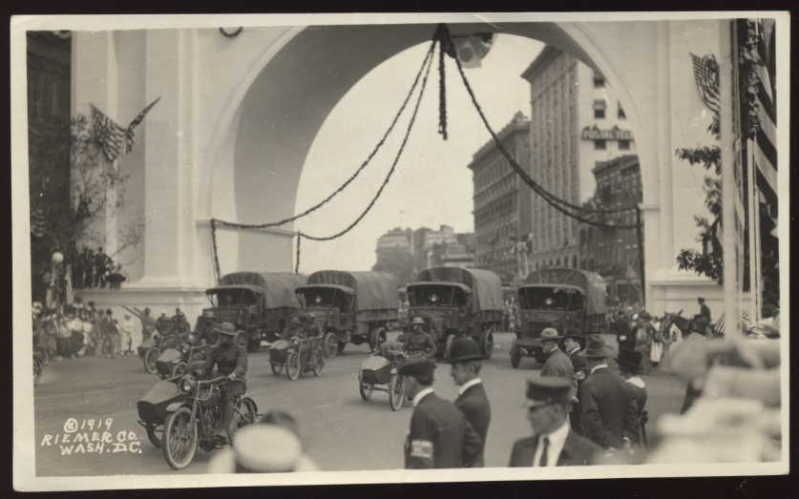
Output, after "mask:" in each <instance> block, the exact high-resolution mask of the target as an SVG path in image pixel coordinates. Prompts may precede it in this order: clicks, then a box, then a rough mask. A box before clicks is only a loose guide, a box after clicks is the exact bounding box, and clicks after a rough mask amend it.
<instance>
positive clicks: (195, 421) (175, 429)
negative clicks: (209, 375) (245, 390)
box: [138, 373, 258, 470]
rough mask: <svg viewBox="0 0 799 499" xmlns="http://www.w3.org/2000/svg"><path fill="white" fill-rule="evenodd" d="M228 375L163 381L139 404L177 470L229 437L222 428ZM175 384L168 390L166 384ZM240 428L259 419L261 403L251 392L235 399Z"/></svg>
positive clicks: (143, 421)
mask: <svg viewBox="0 0 799 499" xmlns="http://www.w3.org/2000/svg"><path fill="white" fill-rule="evenodd" d="M226 379H227V378H226V377H224V376H221V377H217V378H213V379H209V380H203V379H199V378H198V377H197V376H195V374H194V373H190V374H184V375H182V376H179V377H176V378H173V379H170V380H168V381H167V380H162V381H159V382H158V383H157V384H156V386H155V387H153V389H152V390H150V392H149V393H148V394H147V395H146V396H145V397H144V398H143V399H142V400H140V401H139V403H138V409H139V417H140V418H141V421H140V424H142V425H143V426H144V427H145V429H146V430H147V436H148V438H149V439H150V441H151V442H152V443H153V445H155V446H156V447H160V448H161V450H162V451H163V454H164V459H165V460H166V462H167V464H169V466H170V467H171V468H173V469H176V470H179V469H183V468H186V467H187V466H188V465H190V464H191V462H192V461H193V460H194V456H195V455H196V453H197V448H198V447H199V448H201V449H203V450H205V451H211V450H213V449H215V448H217V447H219V446H220V445H221V444H223V443H224V442H225V441H226V439H225V437H222V436H220V435H219V432H220V431H221V430H223V428H222V416H223V414H222V411H223V407H222V394H221V389H220V384H221V382H223V381H225V380H226ZM165 383H170V384H172V385H173V386H172V388H171V389H170V390H169V391H167V390H166V384H165ZM233 407H234V413H233V418H234V419H233V420H234V423H235V427H236V428H241V427H243V426H246V425H248V424H252V423H254V422H255V419H256V417H257V414H258V406H257V405H256V404H255V401H254V400H253V399H252V398H250V397H249V396H247V395H240V396H237V397H236V398H235V399H234V401H233Z"/></svg>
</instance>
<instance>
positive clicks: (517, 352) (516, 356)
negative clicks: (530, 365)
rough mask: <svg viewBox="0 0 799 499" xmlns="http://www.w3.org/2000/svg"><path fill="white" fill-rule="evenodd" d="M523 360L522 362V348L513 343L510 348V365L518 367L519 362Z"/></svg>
mask: <svg viewBox="0 0 799 499" xmlns="http://www.w3.org/2000/svg"><path fill="white" fill-rule="evenodd" d="M521 362H522V352H521V349H520V348H519V347H518V346H516V345H513V346H512V347H511V349H510V365H511V367H513V368H514V369H518V368H519V364H521Z"/></svg>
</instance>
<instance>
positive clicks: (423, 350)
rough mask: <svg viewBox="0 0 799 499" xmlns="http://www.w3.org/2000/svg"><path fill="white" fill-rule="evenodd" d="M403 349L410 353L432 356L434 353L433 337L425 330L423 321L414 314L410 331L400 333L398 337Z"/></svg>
mask: <svg viewBox="0 0 799 499" xmlns="http://www.w3.org/2000/svg"><path fill="white" fill-rule="evenodd" d="M399 340H400V342H401V343H402V345H403V349H404V350H405V352H406V353H408V354H410V355H423V356H425V357H432V356H433V355H434V354H435V353H436V344H435V342H434V341H433V337H432V336H430V334H429V333H428V332H427V331H426V330H425V321H424V319H423V318H422V317H419V316H416V317H414V318H413V320H411V329H410V331H407V332H404V333H402V335H400V338H399Z"/></svg>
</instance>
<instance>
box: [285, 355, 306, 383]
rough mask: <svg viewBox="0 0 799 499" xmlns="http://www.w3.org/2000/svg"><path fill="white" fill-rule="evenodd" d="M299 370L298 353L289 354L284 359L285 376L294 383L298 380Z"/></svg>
mask: <svg viewBox="0 0 799 499" xmlns="http://www.w3.org/2000/svg"><path fill="white" fill-rule="evenodd" d="M301 370H302V368H301V366H300V353H299V352H296V351H295V352H289V354H288V356H287V357H286V376H288V377H289V379H290V380H291V381H296V380H298V379H299V378H300V371H301Z"/></svg>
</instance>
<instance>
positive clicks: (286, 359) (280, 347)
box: [269, 336, 325, 381]
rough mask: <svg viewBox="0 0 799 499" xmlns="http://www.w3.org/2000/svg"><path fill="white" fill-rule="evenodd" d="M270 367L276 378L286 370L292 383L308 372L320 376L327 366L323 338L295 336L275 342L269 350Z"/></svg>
mask: <svg viewBox="0 0 799 499" xmlns="http://www.w3.org/2000/svg"><path fill="white" fill-rule="evenodd" d="M269 365H270V366H271V368H272V373H273V374H274V375H275V376H277V375H279V374H280V372H281V371H282V370H283V369H285V370H286V376H288V378H289V379H290V380H292V381H295V380H297V379H299V377H300V374H302V373H305V372H308V371H311V372H312V373H313V374H314V376H320V375H321V374H322V369H323V368H324V366H325V356H324V352H323V349H322V337H320V336H312V337H310V338H301V337H299V336H294V337H292V338H291V339H281V340H278V341H276V342H274V343H273V344H272V346H271V347H270V348H269Z"/></svg>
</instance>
